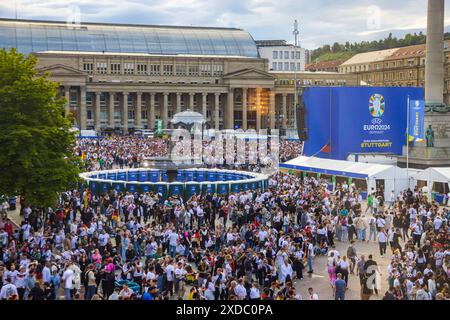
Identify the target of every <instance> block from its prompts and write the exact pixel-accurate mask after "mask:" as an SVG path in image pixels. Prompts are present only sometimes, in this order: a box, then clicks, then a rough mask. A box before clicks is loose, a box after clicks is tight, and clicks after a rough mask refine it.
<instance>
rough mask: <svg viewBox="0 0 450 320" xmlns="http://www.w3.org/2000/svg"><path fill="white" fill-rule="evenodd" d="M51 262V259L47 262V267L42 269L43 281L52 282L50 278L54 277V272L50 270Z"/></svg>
mask: <svg viewBox="0 0 450 320" xmlns="http://www.w3.org/2000/svg"><path fill="white" fill-rule="evenodd" d="M50 267H51V263H50V261H46V262H45V267H44V268H43V269H42V282H43V283H46V282H47V283H50V279H51V277H52V272H51V270H50Z"/></svg>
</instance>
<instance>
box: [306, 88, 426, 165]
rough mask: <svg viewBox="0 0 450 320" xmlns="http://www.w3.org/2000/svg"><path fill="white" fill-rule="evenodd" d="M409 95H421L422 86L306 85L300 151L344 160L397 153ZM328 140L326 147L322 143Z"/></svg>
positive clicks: (403, 136) (402, 142) (401, 143)
mask: <svg viewBox="0 0 450 320" xmlns="http://www.w3.org/2000/svg"><path fill="white" fill-rule="evenodd" d="M408 96H409V97H410V99H411V100H423V98H424V90H423V88H412V87H314V88H306V89H304V90H303V95H302V99H303V103H304V105H305V108H306V114H305V117H306V121H305V122H306V126H307V128H308V140H307V141H306V142H305V149H304V154H305V155H306V156H313V155H314V156H318V157H321V158H330V159H338V160H346V159H347V157H348V156H349V155H350V154H367V153H377V154H391V155H392V154H393V155H401V154H402V147H403V146H404V145H405V144H406V114H407V102H408ZM326 145H329V147H330V148H329V149H328V148H324V146H326ZM322 149H323V151H322V152H321V151H320V150H322ZM327 149H328V150H327ZM324 151H326V152H324Z"/></svg>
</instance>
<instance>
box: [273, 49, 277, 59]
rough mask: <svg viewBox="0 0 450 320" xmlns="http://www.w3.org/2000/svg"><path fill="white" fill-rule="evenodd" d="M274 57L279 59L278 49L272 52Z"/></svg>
mask: <svg viewBox="0 0 450 320" xmlns="http://www.w3.org/2000/svg"><path fill="white" fill-rule="evenodd" d="M272 58H273V59H278V51H273V52H272Z"/></svg>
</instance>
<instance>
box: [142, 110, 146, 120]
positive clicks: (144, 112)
mask: <svg viewBox="0 0 450 320" xmlns="http://www.w3.org/2000/svg"><path fill="white" fill-rule="evenodd" d="M141 118H142V119H143V120H147V119H148V116H147V110H142V111H141Z"/></svg>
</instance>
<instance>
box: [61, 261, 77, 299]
mask: <svg viewBox="0 0 450 320" xmlns="http://www.w3.org/2000/svg"><path fill="white" fill-rule="evenodd" d="M71 264H72V263H68V264H67V265H66V269H65V270H64V273H63V275H62V281H64V297H65V299H66V300H71V299H72V289H73V281H74V276H75V273H74V272H73V270H72V268H71Z"/></svg>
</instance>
